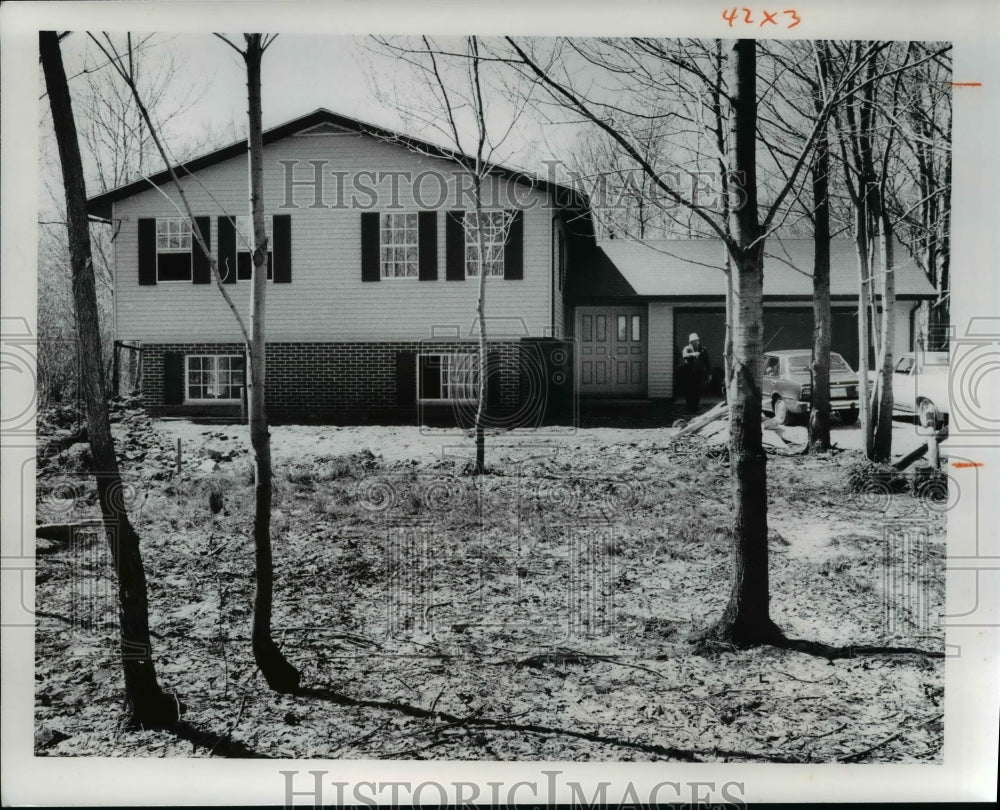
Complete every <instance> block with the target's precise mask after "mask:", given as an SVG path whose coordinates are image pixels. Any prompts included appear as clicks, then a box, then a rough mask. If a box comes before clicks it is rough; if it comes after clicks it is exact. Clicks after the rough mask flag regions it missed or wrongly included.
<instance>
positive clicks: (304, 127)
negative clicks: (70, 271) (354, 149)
mask: <svg viewBox="0 0 1000 810" xmlns="http://www.w3.org/2000/svg"><path fill="white" fill-rule="evenodd" d="M330 132H346V133H357V134H359V135H369V136H371V137H374V138H378V139H380V140H384V141H389V142H391V143H396V144H400V145H401V146H403V147H405V148H407V149H411V150H414V151H419V152H421V153H423V154H427V155H431V156H433V157H440V158H444V159H446V160H453V161H455V160H461V159H463V158H464V159H471V158H469V156H467V155H464V154H462V153H461V152H457V151H455V150H452V149H446V148H445V147H442V146H437V145H436V144H432V143H428V142H427V141H422V140H420V139H419V138H414V137H411V136H409V135H405V134H403V133H400V132H393V131H392V130H390V129H385V128H384V127H379V126H376V125H375V124H369V123H366V122H365V121H359V120H357V119H356V118H348V117H347V116H344V115H338V114H337V113H333V112H331V111H330V110H327V109H324V108H322V107H321V108H319V109H318V110H313V111H312V112H311V113H308V114H307V115H303V116H300V117H299V118H295V119H293V120H291V121H287V122H285V123H284V124H280V125H278V126H276V127H272V128H271V129H268V130H266V131H265V132H264V145H265V146H267V145H268V144H270V143H274V142H275V141H279V140H281V139H282V138H287V137H289V136H291V135H296V134H305V135H319V134H326V133H330ZM246 153H247V139H245V138H244V139H243V140H240V141H237V142H236V143H232V144H230V145H229V146H224V147H222V148H221V149H216V150H215V151H214V152H208V153H207V154H204V155H200V156H198V157H196V158H193V159H191V160H188V161H186V162H184V163H180V164H177V165H176V166H174V171H175V172H177V175H178V176H179V177H184V176H186V175H190V174H194V173H195V172H197V171H200V170H202V169H205V168H208V167H209V166H214V165H215V164H217V163H222V162H223V161H226V160H230V159H232V158H235V157H240V156H241V155H245V154H246ZM488 169H489V171H490V173H491V174H495V175H497V176H499V177H503V178H505V179H507V180H514V181H517V182H521V183H527V184H528V185H530V186H533V187H537V188H542V189H545V190H557V189H558V191H559V192H560V199H561V200H562V201H563V204H564V207H566V208H576V207H584V206H586V205H587V201H586V197H585V196H584V195H583V194H581V192H580V191H578V190H577V189H574V188H571V187H570V186H564V185H562V184H560V183H553V182H551V181H549V180H545V179H543V178H540V177H537V176H536V175H533V174H530V173H528V172H523V171H520V170H518V169H511V168H509V167H506V166H500V165H497V164H493V165H490V166H489V167H488ZM170 179H171V178H170V171H169V170H167V169H164V170H163V171H161V172H158V173H156V174H154V175H152V176H151V177H148V178H146V177H144V178H141V179H139V180H135V181H133V182H131V183H127V184H125V185H124V186H119V187H118V188H115V189H112V190H110V191H106V192H104V193H102V194H98V195H96V196H94V197H91V198H90V199H89V200H87V212H88V213H89V214H90V215H91V216H94V217H98V218H100V219H110V218H111V206H112V205H113V204H114V203H116V202H118V201H119V200H124V199H126V198H128V197H131V196H133V195H134V194H138V193H139V192H142V191H147V190H149V189H150V188H151V187H152V186H153V185H157V186H159V185H164V184H166V183H168V182H170Z"/></svg>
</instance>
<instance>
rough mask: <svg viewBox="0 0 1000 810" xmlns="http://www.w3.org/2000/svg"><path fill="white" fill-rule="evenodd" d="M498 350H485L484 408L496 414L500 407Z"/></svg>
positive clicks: (493, 414)
mask: <svg viewBox="0 0 1000 810" xmlns="http://www.w3.org/2000/svg"><path fill="white" fill-rule="evenodd" d="M500 369H501V361H500V352H498V351H496V350H495V349H489V350H488V351H487V352H486V410H487V411H489V413H490V415H491V416H494V417H495V416H496V415H497V413H498V412H499V411H500V408H501V401H502V399H501V393H502V392H501V390H500Z"/></svg>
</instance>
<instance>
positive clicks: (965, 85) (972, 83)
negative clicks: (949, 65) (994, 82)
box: [951, 82, 983, 87]
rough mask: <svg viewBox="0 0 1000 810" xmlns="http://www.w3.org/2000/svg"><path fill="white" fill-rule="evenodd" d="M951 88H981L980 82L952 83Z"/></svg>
mask: <svg viewBox="0 0 1000 810" xmlns="http://www.w3.org/2000/svg"><path fill="white" fill-rule="evenodd" d="M951 86H952V87H982V86H983V83H982V82H952V83H951Z"/></svg>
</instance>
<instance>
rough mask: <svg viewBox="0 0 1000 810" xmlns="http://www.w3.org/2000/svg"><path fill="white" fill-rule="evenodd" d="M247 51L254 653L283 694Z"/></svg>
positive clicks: (255, 124)
mask: <svg viewBox="0 0 1000 810" xmlns="http://www.w3.org/2000/svg"><path fill="white" fill-rule="evenodd" d="M246 40H247V49H246V51H245V52H244V56H245V60H246V66H247V98H248V101H249V107H248V115H249V119H250V121H249V130H250V132H249V140H248V143H249V148H250V210H251V212H252V215H253V236H254V250H253V283H252V287H251V311H250V340H251V345H250V352H249V354H250V384H249V386H248V387H247V392H248V399H249V421H250V444H251V446H252V448H253V453H254V523H253V540H254V549H255V556H256V571H257V589H256V592H255V594H254V603H253V633H252V643H253V654H254V660H255V661H256V662H257V666H258V667H259V669H260V671H261V674H262V675H263V676H264V679H265V680H266V681H267V684H268V686H270V687H271V688H272V689H274V690H276V691H279V692H291V691H294V690H295V689H296V688H298V685H299V678H300V676H299V672H298V670H296V669H295V667H293V666H292V665H291V664H289V663H288V662H287V661H286V660H285V657H284V656H283V655H282V654H281V651H280V650H279V649H278V646H277V645H276V644H275V643H274V639H273V638H272V637H271V611H272V606H273V602H274V561H273V559H272V555H271V494H272V471H271V436H270V433H269V432H268V424H267V410H266V407H265V390H266V389H265V346H266V338H265V330H264V321H265V298H266V293H267V231H266V230H265V227H264V200H263V190H264V140H263V133H262V126H261V119H262V115H261V100H260V66H261V59H262V57H263V49H262V48H261V35H260V34H248V35H247V37H246Z"/></svg>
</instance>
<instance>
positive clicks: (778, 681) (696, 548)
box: [35, 419, 945, 762]
mask: <svg viewBox="0 0 1000 810" xmlns="http://www.w3.org/2000/svg"><path fill="white" fill-rule="evenodd" d="M797 430H804V429H801V428H788V429H786V431H785V439H786V441H792V442H794V441H795V436H796V433H795V431H797ZM898 430H899V441H898V447H897V449H898V450H900V452H905V450H906V442H907V441H908V440H909V438H908V437H909V436H910V433H912V432H914V428H913V426H912V425H906V424H905V423H902V424H901V425H900V426H898ZM675 433H676V431H674V430H672V429H646V430H630V429H619V428H613V429H612V428H597V429H591V430H577V431H573V432H565V431H564V432H562V433H559V432H558V431H552V432H550V433H545V432H538V433H535V434H525V435H514V434H512V433H500V434H491V435H489V436H488V438H487V452H486V459H487V467H488V470H487V474H485V475H483V476H478V477H476V476H470V475H467V474H466V467H467V462H468V461H469V459H470V458H471V457H472V453H473V443H472V438H471V437H470V436H469V434H468V433H467V432H463V431H459V430H443V429H421V428H418V427H401V426H394V427H390V426H385V427H372V426H365V427H333V426H276V427H272V428H271V434H272V449H273V458H274V467H275V497H274V512H273V526H272V528H273V546H274V557H275V566H276V588H275V610H274V630H275V638H276V640H277V641H278V643H279V644H280V645H281V647H282V649H283V650H284V652H285V654H286V655H287V657H288V658H289V660H290V661H291V662H292V663H293V664H294V665H295V666H297V667H298V668H299V669H300V670H301V672H302V674H303V689H302V691H301V692H300V693H299V694H296V695H277V694H275V693H272V692H270V691H269V690H268V689H267V687H266V685H265V684H264V682H263V680H262V679H261V677H260V675H259V674H258V672H257V670H256V668H255V666H254V663H253V659H252V655H251V654H250V650H249V642H248V631H249V622H250V613H251V604H252V598H253V584H254V583H253V548H252V543H251V541H250V539H249V532H250V526H251V522H252V502H253V497H252V496H253V492H252V468H251V464H250V454H249V452H248V435H247V429H246V427H245V426H238V425H205V424H195V423H191V422H188V421H185V420H159V421H156V422H153V423H152V424H148V423H147V424H145V425H143V424H140V420H138V419H135V420H133V421H132V422H131V423H129V424H123V425H119V426H118V427H116V437H117V438H118V440H119V442H120V444H121V446H122V447H124V448H126V450H127V453H126V454H125V456H124V476H125V480H126V483H127V485H128V486H127V489H128V497H127V499H126V503H127V505H128V507H129V510H130V514H132V516H133V519H134V522H135V524H136V528H137V530H138V532H139V534H140V536H141V538H142V548H143V555H144V562H145V565H146V570H147V579H148V582H149V592H150V626H151V628H152V629H153V632H154V637H153V645H154V652H155V655H156V664H157V667H158V674H159V677H160V680H161V683H162V684H163V686H164V688H165V689H167V690H169V691H171V692H174V693H176V694H177V695H178V697H179V699H180V700H181V701H182V702H183V703H184V704H185V706H186V712H185V719H186V720H187V722H188V723H189V724H190V726H191V727H194V728H197V729H200V730H201V731H202V732H204V735H205V736H202V737H197V738H194V739H192V738H191V735H188V736H187V737H185V736H183V735H178V734H173V733H168V732H133V731H127V730H122V729H120V728H118V727H117V721H116V717H117V710H118V708H119V706H120V703H121V683H120V679H121V675H120V670H119V669H118V667H117V665H116V662H115V653H114V649H115V635H116V614H115V608H114V598H113V593H114V588H113V582H112V581H111V580H110V578H109V565H108V560H107V552H106V550H105V546H104V539H103V538H102V537H98V536H97V535H96V534H92V533H91V534H82V535H80V537H79V538H77V539H75V540H74V541H73V543H71V544H70V545H69V546H66V547H61V546H59V545H50V546H48V547H46V549H45V553H41V547H40V554H39V558H38V577H37V593H36V604H37V609H38V616H39V621H38V629H37V643H36V682H37V690H36V706H35V708H36V717H37V724H38V728H39V737H38V741H37V742H36V751H37V753H39V754H48V755H67V756H70V755H108V756H120V755H144V756H211V755H222V754H226V755H233V750H234V748H233V747H234V746H237V747H238V752H242V753H240V754H239V755H263V756H288V757H333V758H379V757H387V758H404V759H407V758H410V759H414V758H441V759H502V760H560V759H562V760H589V759H598V760H623V761H624V760H638V759H641V760H657V759H658V760H679V759H688V760H692V759H693V760H696V761H775V762H830V761H845V762H851V761H864V762H901V761H906V762H924V761H940V752H941V743H942V727H941V716H942V711H943V709H942V702H943V684H944V680H943V677H944V676H943V662H942V660H941V659H940V658H936V657H932V656H929V655H926V654H922V653H921V652H920V651H925V652H929V653H940V651H941V650H942V649H943V641H944V637H943V631H942V629H941V627H940V621H939V615H940V611H941V607H942V605H943V598H944V531H945V514H944V510H943V509H942V508H941V507H940V505H939V504H935V503H930V502H925V501H924V500H923V499H921V498H918V497H916V496H915V495H914V494H913V493H912V492H899V493H891V494H883V493H879V492H875V493H862V494H860V495H855V494H851V493H850V492H848V490H847V486H846V478H847V475H846V473H847V470H848V468H849V467H850V465H852V464H855V463H856V462H858V460H859V459H860V455H859V454H858V453H857V452H856V451H854V450H843V451H841V452H833V453H830V454H825V455H802V454H799V453H798V449H799V448H797V447H796V446H795V445H794V444H792V445H790V446H789V447H788V449H787V450H781V449H772V450H771V451H769V453H768V484H769V507H768V509H769V526H770V541H769V550H770V566H769V567H770V582H771V606H772V616H773V618H774V620H775V621H776V622H777V623H778V625H779V626H780V627H782V628H783V629H784V630H785V631H786V633H787V635H788V636H789V637H792V638H798V639H803V640H805V641H808V642H816V643H821V644H827V645H836V646H838V647H844V646H847V645H852V646H854V647H857V648H858V650H859V652H858V654H857V655H856V656H854V657H843V656H840V657H832V658H830V659H829V660H828V658H827V657H824V656H823V655H815V654H810V653H808V652H805V651H799V650H791V649H778V648H773V647H760V648H751V649H744V650H740V649H731V648H727V647H718V646H704V645H702V646H698V645H694V644H692V642H691V639H692V638H693V637H695V636H696V635H697V634H698V633H699V632H700V631H702V630H704V629H705V628H706V627H708V626H709V625H711V623H712V622H713V621H714V620H716V619H717V618H718V617H719V616H720V615H721V612H722V609H723V607H724V606H725V603H726V600H727V597H728V590H729V581H730V572H731V551H730V548H729V542H728V539H727V536H728V535H727V531H728V526H729V523H730V503H731V498H730V494H729V493H730V490H729V465H728V452H727V448H726V447H725V446H724V445H722V446H715V445H711V444H709V443H708V442H707V441H705V440H704V439H701V438H687V437H683V438H679V439H676V440H675V439H674V434H675ZM854 433H858V431H857V430H854V431H853V432H852V431H851V430H849V429H846V428H844V429H837V430H835V431H834V441H835V442H837V443H838V444H839V445H840V447H841V448H845V447H848V445H849V443H850V442H851V441H853V434H854ZM136 436H138V437H139V438H136ZM894 437H895V434H894ZM802 438H803V440H804V434H803V437H802ZM178 439H179V440H180V445H181V451H180V460H181V465H180V469H179V470H178V469H177V466H176V460H177V442H178ZM918 443H919V442H918ZM46 470H47V472H46V473H45V475H42V476H40V478H39V484H38V487H39V501H38V503H39V520H40V521H51V520H57V519H59V520H76V519H79V518H85V517H93V516H94V514H95V505H94V499H93V494H92V493H91V492H89V490H88V489H87V481H88V479H87V478H86V476H81V475H79V474H78V475H77V477H76V478H75V479H73V481H72V482H71V483H72V486H71V487H70V488H69V489H67V487H68V486H69V485H68V484H67V478H68V475H67V474H64V473H62V472H60V471H59V470H58V469H55V468H53V467H47V468H46ZM900 517H907V518H908V519H909V520H910V522H911V523H912V520H913V518H914V517H919V518H920V520H921V521H922V523H921V526H922V527H923V531H922V533H921V534H920V535H919V538H918V540H916V541H915V540H913V535H912V533H911V534H910V535H907V536H906V537H898V536H897V535H896V534H895V533H894V532H893V530H892V527H893V526H894V525H895V524H894V521H895V520H896V519H897V518H900ZM907 538H909V539H907ZM886 583H892V587H889V586H887V584H886ZM897 583H903V584H905V585H906V588H904V589H902V590H899V591H898V592H897V591H896V590H893V588H894V587H895V584H897ZM912 594H918V595H919V604H918V603H916V602H914V601H913V600H912V599H911V596H912ZM865 647H869V648H883V649H884V648H890V647H891V648H896V650H897V652H898V650H899V649H901V648H905V649H912V650H913V651H914V652H911V653H907V654H888V653H887V652H884V651H883V652H881V653H880V652H878V651H877V650H875V649H872V650H870V651H869V652H868V653H865V651H864V649H863V648H865ZM212 735H214V737H213V736H212ZM221 737H225V739H224V740H221V741H220V738H221ZM206 739H214V740H215V743H208V742H206V741H205V740H206Z"/></svg>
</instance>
